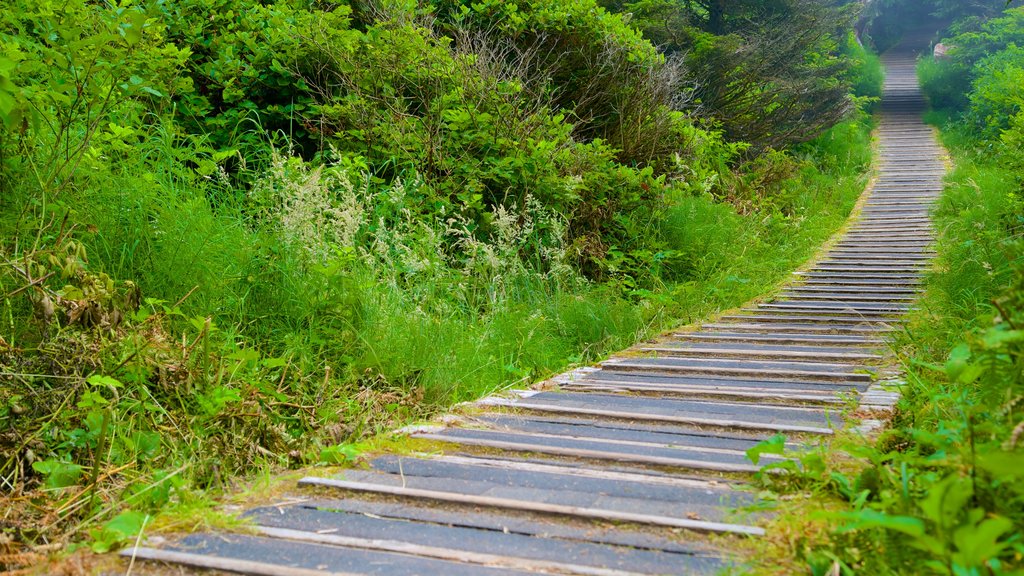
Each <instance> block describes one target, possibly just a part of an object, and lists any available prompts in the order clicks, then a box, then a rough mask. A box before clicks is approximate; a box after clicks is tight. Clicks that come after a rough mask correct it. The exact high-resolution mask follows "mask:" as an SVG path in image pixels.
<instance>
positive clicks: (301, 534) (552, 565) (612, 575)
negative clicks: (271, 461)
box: [256, 526, 639, 576]
mask: <svg viewBox="0 0 1024 576" xmlns="http://www.w3.org/2000/svg"><path fill="white" fill-rule="evenodd" d="M256 531H257V532H259V533H260V534H262V535H264V536H270V537H271V538H280V539H283V540H294V541H296V542H308V543H312V544H326V545H330V546H343V547H345V548H359V549H361V550H375V551H379V552H393V553H398V554H407V555H410V556H419V557H422V558H433V559H436V560H447V561H451V562H460V563H463V564H476V565H480V566H486V567H488V568H507V569H511V570H524V571H530V572H539V573H541V574H580V575H583V576H639V575H638V573H636V572H627V571H623V570H612V569H608V568H597V567H593V566H583V565H579V564H563V563H560V562H547V561H543V560H532V559H529V558H516V557H512V556H500V555H497V554H484V553H480V552H468V551H465V550H455V549H452V548H441V547H437V546H423V545H420V544H413V543H411V542H401V541H397V540H379V539H371V538H354V537H351V536H338V535H335V534H319V533H316V532H306V531H302V530H291V529H288V528H271V527H269V526H257V527H256Z"/></svg>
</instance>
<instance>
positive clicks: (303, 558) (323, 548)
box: [166, 533, 528, 576]
mask: <svg viewBox="0 0 1024 576" xmlns="http://www.w3.org/2000/svg"><path fill="white" fill-rule="evenodd" d="M166 548H167V549H169V550H177V551H181V552H191V553H195V554H204V555H208V556H217V557H220V558H238V559H245V560H254V561H257V562H265V563H267V564H277V565H280V566H289V567H295V568H306V569H312V570H323V571H328V572H329V571H338V572H349V573H354V574H387V575H389V576H390V575H396V576H405V575H409V576H412V575H427V574H444V575H445V576H448V575H451V576H463V575H464V576H473V575H476V574H482V575H495V576H497V575H499V574H509V575H511V574H528V572H519V571H513V570H504V569H498V568H487V567H484V566H475V565H472V564H460V563H458V562H448V561H443V560H434V559H430V558H417V557H415V556H408V555H405V554H395V553H390V552H374V551H369V550H359V549H356V548H343V547H338V546H327V545H323V544H307V543H302V542H290V541H287V540H280V539H277V538H264V537H260V536H249V535H243V534H223V533H219V534H192V535H189V536H186V537H184V538H182V539H181V540H180V541H178V542H176V543H174V544H171V545H169V546H167V547H166Z"/></svg>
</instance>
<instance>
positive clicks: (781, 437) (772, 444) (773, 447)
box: [747, 434, 786, 464]
mask: <svg viewBox="0 0 1024 576" xmlns="http://www.w3.org/2000/svg"><path fill="white" fill-rule="evenodd" d="M785 451H786V435H785V434H776V435H774V436H772V437H771V438H768V439H767V440H762V441H761V442H758V443H757V444H755V445H754V446H753V447H751V448H749V449H748V450H747V458H748V459H749V460H750V461H751V462H753V463H754V464H758V463H760V461H761V455H762V454H783V453H784V452H785Z"/></svg>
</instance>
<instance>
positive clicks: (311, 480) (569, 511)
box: [299, 476, 765, 536]
mask: <svg viewBox="0 0 1024 576" xmlns="http://www.w3.org/2000/svg"><path fill="white" fill-rule="evenodd" d="M299 484H300V485H305V486H325V487H329V488H338V489H341V490H348V491H352V492H368V493H374V494H387V495H390V496H399V497H403V498H418V499H423V500H435V501H438V502H449V503H452V504H462V505H466V506H482V507H487V508H500V509H504V510H520V511H524V512H535V513H539V514H550V515H555V516H568V517H571V518H585V519H589V520H598V521H603V522H627V523H631V524H644V525H650V526H664V527H668V528H681V529H684V530H694V531H698V532H717V533H728V534H739V535H747V536H763V535H764V534H765V531H764V529H763V528H759V527H757V526H747V525H744V524H728V523H724V522H706V521H703V520H690V519H686V518H671V517H668V516H655V515H650V514H632V513H629V512H619V511H615V510H602V509H599V508H584V507H581V506H565V505H562V504H547V503H544V502H528V501H525V500H513V499H511V498H494V497H490V496H475V495H470V494H456V493H453V492H440V491H437V490H419V489H415V488H402V487H399V486H382V485H377V484H368V483H364V482H348V481H345V480H336V479H333V478H316V477H311V476H307V477H306V478H303V479H302V480H299Z"/></svg>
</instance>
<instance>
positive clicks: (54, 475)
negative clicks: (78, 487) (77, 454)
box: [32, 458, 82, 488]
mask: <svg viewBox="0 0 1024 576" xmlns="http://www.w3.org/2000/svg"><path fill="white" fill-rule="evenodd" d="M32 469H33V470H35V471H36V472H39V473H40V474H43V475H44V476H46V487H47V488H67V487H68V486H74V485H75V484H77V483H78V480H79V478H81V477H82V467H81V466H79V465H78V464H72V463H70V462H63V461H60V460H54V459H52V458H50V459H48V460H41V461H36V462H33V463H32Z"/></svg>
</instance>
